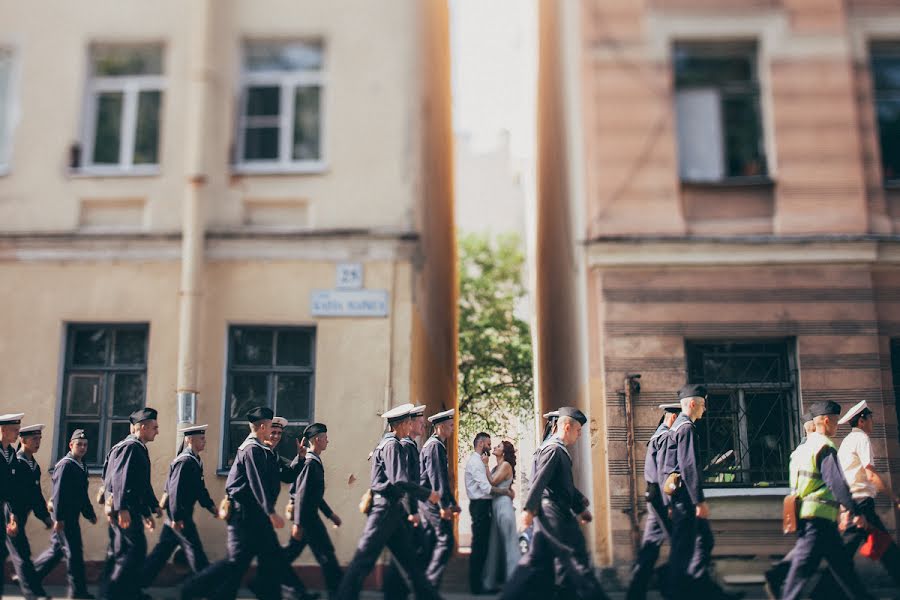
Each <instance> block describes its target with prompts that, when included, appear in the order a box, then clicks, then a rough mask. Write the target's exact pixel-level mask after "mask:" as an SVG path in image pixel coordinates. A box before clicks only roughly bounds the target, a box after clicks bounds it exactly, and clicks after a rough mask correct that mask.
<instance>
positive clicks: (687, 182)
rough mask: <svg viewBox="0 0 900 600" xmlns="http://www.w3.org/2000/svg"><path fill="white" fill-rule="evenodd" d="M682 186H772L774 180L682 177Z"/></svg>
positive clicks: (762, 178) (768, 178) (764, 178)
mask: <svg viewBox="0 0 900 600" xmlns="http://www.w3.org/2000/svg"><path fill="white" fill-rule="evenodd" d="M681 185H682V187H693V188H707V189H709V188H742V187H760V188H764V187H773V186H774V185H775V180H774V179H772V178H770V177H765V176H760V177H730V178H728V179H720V180H718V181H711V180H694V179H682V180H681Z"/></svg>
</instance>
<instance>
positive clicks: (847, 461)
mask: <svg viewBox="0 0 900 600" xmlns="http://www.w3.org/2000/svg"><path fill="white" fill-rule="evenodd" d="M838 460H840V461H841V469H843V471H844V477H845V478H846V479H847V483H848V484H849V485H850V493H851V494H853V498H854V499H855V500H857V499H863V498H874V497H875V495H876V494H877V493H878V490H877V489H876V488H875V484H874V483H872V482H871V481H869V477H868V473H866V467H873V466H874V464H873V457H872V443H871V442H870V441H869V436H868V435H866V433H865V432H864V431H863V430H862V429H858V428H856V427H854V428H853V431H851V432H850V435H848V436H847V437H845V438H844V441H843V442H841V447H840V449H839V450H838Z"/></svg>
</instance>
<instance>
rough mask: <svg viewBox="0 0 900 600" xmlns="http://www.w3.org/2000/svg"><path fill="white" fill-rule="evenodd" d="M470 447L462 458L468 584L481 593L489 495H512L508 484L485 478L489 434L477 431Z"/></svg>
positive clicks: (489, 518)
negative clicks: (468, 549)
mask: <svg viewBox="0 0 900 600" xmlns="http://www.w3.org/2000/svg"><path fill="white" fill-rule="evenodd" d="M472 445H473V446H474V451H473V452H472V454H471V455H469V459H468V460H467V461H466V475H465V482H466V495H467V496H468V497H469V514H471V515H472V555H471V557H470V558H469V587H470V589H471V591H472V593H473V594H483V593H484V592H485V591H489V590H484V589H483V588H482V585H481V582H482V575H483V573H484V562H485V559H486V557H487V549H488V539H489V537H490V534H491V498H493V497H494V496H509V497H510V498H513V497H515V492H513V491H512V488H506V489H501V488H496V487H493V486H492V485H491V482H490V480H489V479H488V466H487V465H488V459H489V458H490V456H491V436H490V435H488V434H486V433H483V432H482V433H479V434H478V435H476V436H475V441H474V442H473V444H472Z"/></svg>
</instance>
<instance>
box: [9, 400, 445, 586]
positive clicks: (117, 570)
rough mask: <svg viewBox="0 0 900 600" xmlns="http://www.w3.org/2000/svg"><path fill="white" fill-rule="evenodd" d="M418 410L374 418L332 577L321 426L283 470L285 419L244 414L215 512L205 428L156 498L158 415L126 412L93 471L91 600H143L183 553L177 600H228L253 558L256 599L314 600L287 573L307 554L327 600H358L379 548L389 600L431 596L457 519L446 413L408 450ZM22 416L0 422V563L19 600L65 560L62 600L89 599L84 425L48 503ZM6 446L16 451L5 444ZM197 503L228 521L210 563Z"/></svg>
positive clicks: (35, 442)
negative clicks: (352, 523) (285, 499)
mask: <svg viewBox="0 0 900 600" xmlns="http://www.w3.org/2000/svg"><path fill="white" fill-rule="evenodd" d="M424 413H425V407H424V406H418V407H414V406H413V405H411V404H407V405H403V406H401V407H397V408H395V409H393V410H391V411H388V412H387V413H385V414H384V415H383V416H384V418H385V419H386V420H387V422H388V426H389V431H388V432H387V433H386V434H385V435H384V437H383V438H382V439H381V440H380V442H379V444H378V447H377V448H376V449H375V450H374V451H373V452H372V454H371V455H370V461H371V487H370V490H369V491H368V492H367V495H366V497H365V498H364V502H363V505H361V507H360V508H361V510H363V512H365V513H366V515H367V524H366V528H365V531H364V533H363V536H362V539H361V540H360V543H359V548H358V550H357V553H356V555H355V557H354V559H353V561H352V562H351V563H350V565H349V566H348V568H347V571H346V573H343V572H342V569H341V567H340V566H339V564H338V562H337V559H336V557H335V553H334V546H333V545H332V543H331V540H330V537H329V535H328V531H327V529H326V527H325V525H324V523H323V521H322V519H321V517H320V516H319V514H320V513H321V514H322V515H324V516H325V517H326V518H327V519H329V520H330V521H332V523H333V525H334V526H335V527H338V526H340V525H341V519H340V517H339V516H338V515H337V514H335V513H334V511H333V510H332V509H331V508H330V507H329V506H328V504H327V502H326V501H325V499H324V492H325V471H324V466H323V463H322V453H323V452H324V451H325V449H326V448H327V446H328V435H327V428H326V426H325V425H324V424H321V423H313V424H312V425H309V426H308V427H307V428H306V429H305V430H304V432H303V435H302V437H301V439H300V440H298V444H297V446H298V447H297V450H298V453H297V457H296V458H295V459H294V460H293V461H287V460H286V459H284V458H282V457H281V456H279V455H278V454H277V453H276V452H275V448H276V447H277V445H278V444H279V442H280V440H281V437H282V434H283V430H284V426H285V425H286V424H287V421H286V420H285V419H283V418H280V417H276V416H274V414H273V412H272V411H271V409H268V408H265V407H260V408H255V409H253V410H251V411H250V412H249V413H248V414H247V420H248V424H249V429H250V431H249V435H248V437H247V438H246V440H245V441H244V442H243V443H242V444H241V445H240V447H239V448H238V451H237V455H236V457H235V459H234V462H233V463H232V466H231V468H230V471H229V474H228V478H227V480H226V485H225V488H226V497H225V498H224V499H223V500H222V502H221V504H220V506H219V508H218V510H217V509H216V506H215V504H214V502H213V500H212V499H211V497H210V495H209V492H208V491H207V489H206V485H205V482H204V479H203V462H202V460H201V458H200V454H201V453H202V452H203V450H204V448H205V446H206V436H205V431H206V426H205V425H199V426H192V427H188V428H185V429H182V430H181V431H180V433H181V435H182V436H183V439H182V442H181V448H180V449H179V452H178V453H177V456H176V457H175V459H174V460H173V461H172V463H171V465H170V467H169V474H168V478H167V480H166V487H165V492H164V493H163V495H162V498H161V499H159V500H158V499H157V497H156V495H155V493H154V491H153V488H152V485H151V477H150V468H151V467H150V457H149V452H148V449H147V444H148V443H150V442H152V441H153V440H154V439H155V438H156V436H157V434H158V432H159V425H158V422H157V412H156V411H155V410H154V409H152V408H144V409H141V410H139V411H136V412H135V413H133V414H132V415H131V417H130V421H131V433H130V435H129V436H128V437H126V438H125V439H124V440H123V441H121V442H119V443H118V444H116V445H115V446H113V447H112V448H111V449H110V451H109V453H108V454H107V456H106V459H105V461H104V465H103V472H102V478H103V482H102V487H101V489H100V492H99V494H98V498H97V501H98V503H100V504H101V505H102V506H103V507H104V513H105V515H106V518H107V520H108V523H109V528H108V529H109V546H108V550H107V557H106V562H105V565H104V569H103V573H102V576H101V581H100V586H99V595H100V597H101V598H109V599H114V600H119V599H122V600H125V599H127V600H134V599H138V598H146V597H148V596H147V595H146V594H145V593H144V592H143V591H142V590H143V588H145V587H148V586H150V585H151V584H152V583H153V581H154V579H155V578H156V576H157V575H158V574H159V572H160V571H161V570H162V568H163V566H164V565H165V563H166V562H168V560H169V559H170V558H171V557H172V555H173V553H174V552H175V551H176V550H178V549H179V547H180V551H181V552H182V553H183V556H184V558H185V559H186V561H187V563H188V565H189V566H190V568H191V570H192V571H193V575H191V576H190V577H188V579H187V580H186V581H184V582H183V584H182V585H181V590H180V597H181V598H201V597H202V598H216V599H224V598H234V597H235V596H236V594H237V590H238V588H239V586H240V584H241V581H242V579H243V577H244V575H245V573H246V572H247V570H248V569H249V566H250V563H251V561H252V560H253V559H254V558H256V559H257V564H258V569H257V574H256V577H255V578H254V580H253V581H251V582H250V587H251V589H252V590H253V592H254V593H255V594H256V595H257V597H259V598H265V599H269V598H272V599H275V598H282V597H283V595H287V596H289V597H296V598H302V599H305V598H315V597H316V595H315V594H310V593H308V592H307V590H306V588H305V586H304V584H303V583H302V581H301V580H300V579H299V578H298V577H297V575H296V573H295V572H294V571H293V569H292V568H291V566H290V565H291V563H292V562H293V560H294V559H296V558H297V557H298V556H299V555H300V554H301V553H302V552H303V550H304V549H305V548H306V547H307V546H308V547H309V548H310V550H311V551H312V553H313V555H314V557H315V558H316V560H317V561H318V563H319V564H320V566H321V568H322V573H323V576H324V580H325V583H326V586H327V588H328V590H329V594H330V595H331V597H338V598H357V597H358V596H359V593H360V589H361V587H362V583H363V579H364V578H365V576H366V575H367V574H368V572H369V571H370V570H371V569H372V567H373V566H374V564H375V561H376V560H377V558H378V556H379V554H380V552H381V550H382V549H383V548H384V547H385V546H386V547H388V548H389V549H390V550H391V552H392V554H393V556H394V563H393V564H392V565H391V567H392V568H391V569H390V571H389V574H388V577H387V578H386V581H387V583H386V585H387V586H389V588H388V587H386V590H385V593H386V596H387V597H391V598H400V597H404V596H405V595H406V594H407V593H408V591H407V589H408V586H411V587H412V591H413V592H414V593H415V594H416V597H437V592H436V590H437V588H438V587H439V586H440V582H441V578H442V576H443V571H444V568H445V567H446V564H447V562H448V560H449V558H450V555H451V553H452V550H453V546H454V540H453V525H452V518H453V516H454V515H456V514H458V513H459V508H458V505H457V503H456V500H455V498H454V495H453V492H452V489H451V487H450V480H449V468H448V458H447V443H448V440H449V439H450V438H451V436H452V432H453V414H454V411H453V410H449V411H444V412H441V413H438V414H436V415H432V416H431V417H429V418H428V421H430V422H431V424H432V426H433V428H434V433H433V435H432V436H431V437H430V438H429V439H428V440H427V441H426V442H425V444H424V445H423V448H422V450H421V452H419V450H418V445H417V443H416V442H415V441H414V438H416V437H422V436H423V435H424V431H425V425H424V422H425V418H424V416H425V415H424ZM23 416H24V415H23V414H8V415H0V439H2V444H0V453H2V460H0V494H2V496H0V503H2V505H3V508H4V510H3V523H2V525H3V526H2V527H0V532H2V536H3V539H0V565H2V564H3V563H4V562H5V559H6V554H7V549H8V551H9V554H10V555H11V557H12V561H13V566H14V570H15V572H16V576H17V578H18V582H19V585H20V587H21V588H22V592H23V594H24V595H25V597H26V598H28V599H31V598H40V597H46V592H45V591H44V589H43V585H42V581H43V579H44V578H45V577H46V575H47V574H48V573H49V572H50V571H51V570H52V569H53V568H54V567H55V566H56V565H57V564H58V563H59V562H60V561H61V560H63V559H64V560H65V561H66V563H67V568H68V582H69V597H70V598H93V597H94V596H92V595H91V594H90V593H89V592H88V589H87V586H86V579H85V567H84V553H83V544H82V538H81V528H80V522H79V521H80V518H81V517H84V518H86V519H87V520H89V521H90V522H91V523H92V524H96V522H97V517H96V514H95V512H94V509H93V506H92V504H91V501H90V499H89V498H88V489H87V486H88V479H87V475H88V472H87V468H86V466H85V464H84V456H85V455H86V453H87V450H88V445H89V440H88V439H87V436H86V435H85V432H84V431H83V430H76V431H75V432H74V433H73V434H72V436H71V440H70V441H69V450H70V451H69V453H68V454H66V456H65V457H63V458H62V459H61V460H60V461H59V462H58V463H57V465H56V467H55V469H54V471H53V488H52V489H53V492H52V496H51V499H50V501H49V502H45V501H44V498H43V494H42V492H41V487H40V476H41V473H40V467H39V466H38V465H37V462H36V460H35V458H34V454H35V453H36V452H37V450H38V449H39V448H40V441H41V430H42V429H43V426H42V425H34V426H30V427H21V420H22V418H23ZM17 439H18V440H19V443H20V448H19V449H18V453H17V449H16V448H15V447H14V446H13V444H15V443H16V440H17ZM282 483H290V484H291V489H290V491H291V499H290V501H289V504H288V508H287V511H286V512H287V514H286V515H285V516H286V517H287V518H288V521H289V522H290V529H291V536H290V540H289V542H288V544H287V545H286V546H284V547H282V546H281V545H280V544H279V541H278V537H277V535H276V531H275V530H276V529H280V528H283V527H284V526H285V521H284V519H282V517H281V516H280V515H278V514H277V513H276V511H275V502H276V499H277V496H278V494H279V492H280V488H281V484H282ZM197 504H199V505H200V506H201V507H202V508H204V509H206V510H208V511H209V512H210V513H211V514H212V515H213V516H214V517H218V518H221V519H224V520H225V521H226V522H227V536H228V537H227V540H228V541H227V557H226V558H225V559H224V560H222V561H219V562H217V563H214V564H210V563H209V560H208V559H207V557H206V554H205V552H204V549H203V544H202V541H201V540H200V536H199V533H198V530H197V526H196V524H195V523H194V517H193V512H194V507H195V505H197ZM32 512H33V513H34V514H35V516H36V517H37V518H39V519H41V520H42V521H43V522H44V524H45V525H46V526H47V527H48V528H52V529H53V534H52V537H51V544H50V547H49V548H48V549H47V550H46V551H45V552H44V553H43V554H41V556H39V557H38V558H37V559H36V560H34V561H32V558H31V550H30V547H29V545H28V540H27V537H26V536H25V524H26V522H27V519H28V517H29V515H30V514H31V513H32ZM51 514H52V516H51ZM163 515H165V517H166V518H165V521H164V525H163V530H162V532H161V534H160V537H159V541H158V543H157V545H156V547H155V548H154V549H153V550H152V551H151V552H150V553H149V555H148V552H147V538H146V535H145V529H147V530H153V529H154V528H155V526H156V524H155V520H154V517H162V516H163ZM0 585H2V580H0ZM0 597H2V588H0Z"/></svg>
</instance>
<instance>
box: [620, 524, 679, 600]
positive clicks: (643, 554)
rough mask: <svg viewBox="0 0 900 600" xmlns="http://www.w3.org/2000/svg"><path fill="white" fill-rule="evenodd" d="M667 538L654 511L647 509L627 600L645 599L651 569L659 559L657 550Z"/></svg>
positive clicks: (626, 596)
mask: <svg viewBox="0 0 900 600" xmlns="http://www.w3.org/2000/svg"><path fill="white" fill-rule="evenodd" d="M667 538H668V535H667V534H666V530H665V528H664V527H663V522H662V521H661V519H660V518H659V516H658V515H657V514H656V511H655V510H654V509H653V508H649V509H648V511H647V521H646V522H645V523H644V535H643V537H642V538H641V547H640V549H639V550H638V555H637V560H635V561H634V566H633V567H632V569H631V582H630V583H629V584H628V591H627V592H626V594H625V598H626V599H627V600H644V598H646V597H647V588H648V587H649V585H650V579H651V577H653V568H654V567H655V566H656V561H657V560H658V559H659V549H660V547H661V546H662V545H663V542H665V541H666V539H667Z"/></svg>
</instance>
